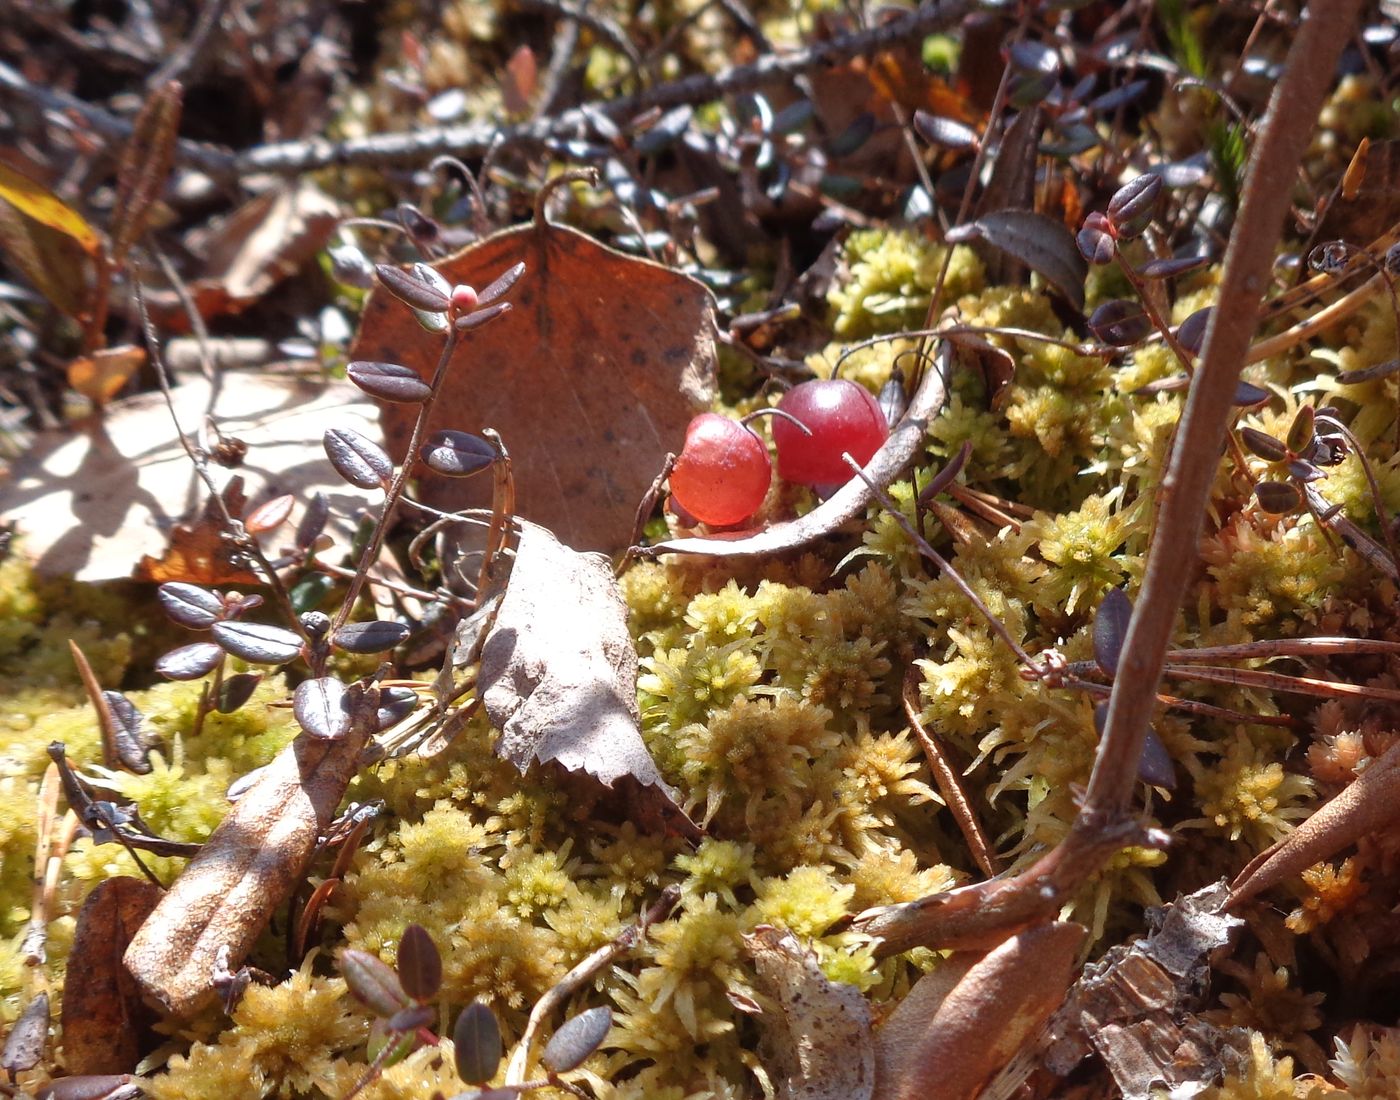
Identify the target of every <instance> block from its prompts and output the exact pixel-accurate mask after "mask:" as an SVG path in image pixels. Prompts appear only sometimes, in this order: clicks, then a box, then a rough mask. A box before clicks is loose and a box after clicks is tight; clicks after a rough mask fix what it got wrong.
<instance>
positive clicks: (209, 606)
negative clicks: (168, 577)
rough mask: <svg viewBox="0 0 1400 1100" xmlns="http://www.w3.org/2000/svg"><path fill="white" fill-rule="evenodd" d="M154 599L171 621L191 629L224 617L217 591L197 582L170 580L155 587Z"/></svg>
mask: <svg viewBox="0 0 1400 1100" xmlns="http://www.w3.org/2000/svg"><path fill="white" fill-rule="evenodd" d="M156 599H157V600H159V601H160V606H161V607H162V608H164V609H165V613H166V614H167V615H168V616H169V617H170V618H171V620H172V621H174V622H177V623H179V624H180V625H181V626H187V627H189V628H190V629H191V630H203V629H205V628H206V627H210V626H213V625H214V624H215V623H216V622H218V621H219V620H220V619H222V618H223V617H224V601H223V600H221V599H220V598H219V595H218V593H216V592H211V591H209V589H207V588H201V587H200V586H199V585H197V584H185V583H183V582H181V581H170V582H168V583H166V584H163V585H161V586H160V587H159V588H157V589H156Z"/></svg>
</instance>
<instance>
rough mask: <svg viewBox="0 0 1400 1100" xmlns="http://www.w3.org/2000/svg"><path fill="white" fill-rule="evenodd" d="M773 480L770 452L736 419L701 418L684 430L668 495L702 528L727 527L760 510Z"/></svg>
mask: <svg viewBox="0 0 1400 1100" xmlns="http://www.w3.org/2000/svg"><path fill="white" fill-rule="evenodd" d="M772 480H773V467H772V464H771V463H770V462H769V461H768V448H767V447H765V446H764V445H763V441H762V440H760V439H759V438H758V436H756V435H754V433H753V432H751V431H749V430H748V428H746V427H744V426H743V425H742V424H740V423H739V422H738V421H737V420H731V419H730V418H729V417H727V416H720V415H719V414H718V413H701V414H700V415H699V416H697V417H696V418H695V419H694V420H692V421H691V422H690V426H689V427H687V428H686V430H685V449H684V450H683V451H681V454H680V457H679V458H677V459H676V466H675V469H673V470H672V471H671V495H672V496H674V497H675V498H676V501H677V503H679V504H680V506H681V507H682V508H684V509H685V510H686V511H687V512H689V513H690V514H691V515H692V516H694V517H695V518H696V519H698V520H700V521H701V522H702V523H708V524H711V525H713V526H716V527H725V526H728V525H729V524H731V523H738V522H740V521H741V520H745V519H748V518H749V516H751V515H753V514H754V513H755V512H756V511H758V508H759V505H761V504H762V503H763V498H764V497H765V496H767V495H768V484H769V482H771V481H772Z"/></svg>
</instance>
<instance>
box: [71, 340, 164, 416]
mask: <svg viewBox="0 0 1400 1100" xmlns="http://www.w3.org/2000/svg"><path fill="white" fill-rule="evenodd" d="M145 363H146V352H145V350H144V349H143V348H138V347H133V346H132V345H131V344H123V345H122V346H121V347H117V348H99V349H98V350H97V351H94V352H93V353H92V354H91V355H80V356H78V357H77V358H76V359H74V360H72V361H71V362H70V363H69V364H68V384H69V385H70V386H72V387H73V389H75V390H76V391H77V392H78V393H80V394H82V395H83V396H84V397H86V398H87V399H88V400H89V401H91V402H92V403H93V404H95V405H105V404H106V403H107V402H108V401H110V400H112V398H114V397H116V396H117V394H118V392H120V390H121V388H122V387H123V386H125V385H126V384H127V382H129V381H130V380H131V376H132V375H133V374H135V373H136V372H137V371H138V370H140V369H141V368H142V367H143V366H144V365H145Z"/></svg>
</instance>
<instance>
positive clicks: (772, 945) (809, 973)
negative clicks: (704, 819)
mask: <svg viewBox="0 0 1400 1100" xmlns="http://www.w3.org/2000/svg"><path fill="white" fill-rule="evenodd" d="M744 949H745V950H746V951H747V952H748V953H749V957H750V958H752V959H753V962H754V969H755V970H756V971H757V972H758V987H759V989H760V990H761V991H762V992H763V993H765V994H767V995H768V996H769V997H771V998H772V999H773V1000H774V1001H776V1002H777V1003H778V1007H779V1010H780V1015H777V1016H769V1015H764V1016H763V1018H762V1024H763V1040H762V1047H761V1053H762V1054H763V1062H764V1068H765V1069H767V1070H768V1073H769V1076H771V1077H772V1078H773V1084H774V1085H775V1087H776V1088H777V1090H778V1096H779V1098H780V1100H797V1098H799V1097H800V1098H801V1100H868V1098H869V1097H870V1096H871V1095H872V1090H873V1089H874V1086H875V1050H874V1046H873V1044H872V1041H871V1037H870V1009H869V1007H868V1006H867V1005H866V1003H865V998H864V997H862V996H861V995H860V992H859V990H857V989H856V988H855V987H854V986H850V985H843V984H839V983H836V982H831V981H828V980H827V977H826V975H825V974H823V973H822V969H821V967H820V966H819V965H818V964H817V957H816V955H815V954H814V953H813V952H812V951H811V950H809V949H808V948H806V947H803V946H802V945H801V944H800V943H798V942H797V938H796V937H795V936H794V935H793V934H792V933H791V932H788V931H786V930H784V929H781V928H774V927H772V926H771V925H766V924H765V925H759V926H758V927H757V928H755V929H754V930H753V932H752V933H751V934H749V935H746V936H745V937H744ZM929 1095H931V1094H929Z"/></svg>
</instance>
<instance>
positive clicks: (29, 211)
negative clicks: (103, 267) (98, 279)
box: [0, 162, 102, 318]
mask: <svg viewBox="0 0 1400 1100" xmlns="http://www.w3.org/2000/svg"><path fill="white" fill-rule="evenodd" d="M101 251H102V238H101V237H100V236H99V235H98V233H97V231H96V230H95V229H93V228H92V226H90V225H89V224H88V223H87V220H86V219H85V218H84V217H83V216H82V215H81V214H79V213H78V212H77V211H76V210H74V209H73V208H72V207H71V206H69V205H68V204H67V203H65V202H64V201H63V200H62V199H60V198H59V197H58V196H57V195H55V194H54V193H53V192H52V191H50V190H49V189H48V188H47V187H45V186H44V185H43V184H41V183H39V182H38V181H37V180H33V179H31V178H30V177H29V176H27V175H25V174H24V173H22V172H18V171H16V170H15V169H13V168H11V167H10V166H9V165H8V164H5V163H3V162H0V254H3V255H5V256H6V257H8V259H9V260H10V262H11V263H12V264H13V265H14V266H15V267H16V268H17V269H18V270H19V271H21V272H23V273H24V276H25V278H27V279H28V280H29V281H30V282H31V283H33V284H34V288H35V289H36V290H38V291H39V293H40V294H42V295H43V296H44V297H45V298H47V299H48V300H49V301H50V302H52V303H53V304H54V306H56V307H57V308H58V309H60V310H62V311H63V312H64V313H66V314H68V315H69V316H70V317H76V318H82V317H84V316H85V315H86V314H87V312H88V311H89V310H90V309H91V308H92V305H93V297H94V285H95V284H94V281H93V277H94V275H95V267H94V263H95V261H96V258H97V257H98V256H99V255H100V253H101Z"/></svg>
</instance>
